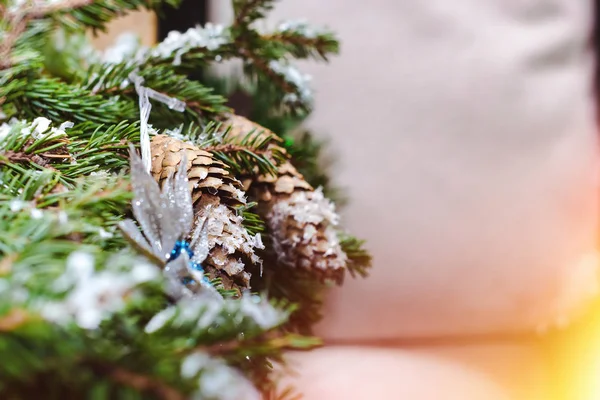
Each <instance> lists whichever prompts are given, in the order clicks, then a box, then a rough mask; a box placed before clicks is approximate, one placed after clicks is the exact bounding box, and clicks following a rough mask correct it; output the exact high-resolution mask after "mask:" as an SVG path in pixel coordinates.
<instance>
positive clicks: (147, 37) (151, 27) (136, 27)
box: [90, 11, 157, 49]
mask: <svg viewBox="0 0 600 400" xmlns="http://www.w3.org/2000/svg"><path fill="white" fill-rule="evenodd" d="M156 29H157V23H156V15H155V14H154V13H153V12H150V11H139V12H134V13H131V14H128V15H126V16H125V17H121V18H118V19H116V20H114V21H112V22H111V23H110V24H109V25H108V30H107V32H106V33H104V32H100V33H98V35H93V34H91V33H90V37H92V38H93V41H94V45H95V46H96V47H97V48H99V49H105V48H106V47H107V46H110V45H111V44H113V42H114V40H115V39H116V37H117V36H119V34H120V33H123V32H134V33H136V34H138V35H139V37H140V38H141V40H142V43H143V44H144V45H151V44H153V43H154V42H155V41H156Z"/></svg>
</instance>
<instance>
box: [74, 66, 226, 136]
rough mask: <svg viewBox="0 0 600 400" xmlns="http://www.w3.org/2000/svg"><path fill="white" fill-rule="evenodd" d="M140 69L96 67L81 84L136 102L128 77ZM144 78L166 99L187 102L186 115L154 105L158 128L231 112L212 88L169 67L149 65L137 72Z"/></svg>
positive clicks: (105, 94) (96, 91)
mask: <svg viewBox="0 0 600 400" xmlns="http://www.w3.org/2000/svg"><path fill="white" fill-rule="evenodd" d="M136 69H137V66H135V65H134V64H131V63H128V62H125V63H120V64H98V65H93V66H92V67H91V69H90V72H89V74H88V76H87V77H86V78H85V79H84V80H83V81H82V85H83V87H84V88H85V89H87V90H89V91H90V92H91V93H94V94H97V95H101V96H105V97H107V98H110V97H111V96H114V95H121V96H125V97H126V98H127V99H129V100H131V101H132V102H137V96H138V94H137V93H136V91H135V89H134V87H133V85H132V84H131V83H130V82H129V80H128V76H129V74H130V73H131V72H133V71H134V70H136ZM138 73H139V75H140V76H141V77H143V78H144V85H145V86H147V87H149V88H151V89H153V90H155V91H157V92H159V93H161V94H164V95H166V96H169V97H172V98H177V99H180V100H182V101H183V102H185V103H186V105H187V108H186V111H185V113H183V114H182V113H180V112H173V111H172V110H170V109H169V108H168V106H167V105H165V104H162V103H154V104H153V109H155V110H157V113H159V114H160V115H159V118H157V119H158V120H159V123H158V126H159V127H172V126H173V125H178V124H180V123H182V122H189V121H192V122H201V121H202V119H204V118H207V117H208V116H210V115H212V114H217V113H224V112H227V111H229V108H227V107H226V106H225V105H224V104H225V101H226V100H225V98H224V97H222V96H220V95H217V94H214V91H213V89H212V88H209V87H206V86H204V85H202V84H201V83H200V82H197V81H192V80H190V79H188V78H186V77H185V76H183V75H177V74H175V73H174V72H173V69H172V68H171V67H169V66H165V65H159V66H150V67H147V68H144V69H142V70H141V71H139V72H138Z"/></svg>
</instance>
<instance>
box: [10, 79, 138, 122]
mask: <svg viewBox="0 0 600 400" xmlns="http://www.w3.org/2000/svg"><path fill="white" fill-rule="evenodd" d="M2 97H4V98H5V104H12V105H13V106H14V109H13V113H12V114H11V115H9V117H16V118H32V119H33V118H36V117H38V116H40V115H45V116H46V117H48V118H49V119H51V120H53V121H65V120H75V121H77V122H85V121H92V122H95V123H100V124H102V123H109V124H110V123H118V122H120V121H122V120H124V119H129V120H136V119H137V104H136V103H135V102H133V101H131V100H130V101H125V100H123V99H119V98H116V97H113V98H110V99H106V98H105V97H103V96H100V95H97V94H94V93H92V92H91V91H89V90H86V89H85V88H82V87H81V86H78V85H73V84H67V83H64V82H62V81H60V80H59V79H56V78H46V77H41V78H38V79H33V80H31V81H30V82H28V83H27V85H24V86H20V87H8V88H7V87H2V88H0V98H2Z"/></svg>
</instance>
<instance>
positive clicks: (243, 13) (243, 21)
mask: <svg viewBox="0 0 600 400" xmlns="http://www.w3.org/2000/svg"><path fill="white" fill-rule="evenodd" d="M274 4H275V1H274V0H233V11H234V14H235V22H234V27H242V26H248V25H250V24H251V23H252V22H254V21H256V20H257V19H262V18H264V17H265V15H266V13H267V12H268V11H270V10H271V9H273V6H274Z"/></svg>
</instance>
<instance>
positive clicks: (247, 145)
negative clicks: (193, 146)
mask: <svg viewBox="0 0 600 400" xmlns="http://www.w3.org/2000/svg"><path fill="white" fill-rule="evenodd" d="M273 139H274V138H273V137H272V135H265V134H264V133H263V132H262V131H252V132H249V133H248V134H247V135H246V136H245V137H244V139H243V140H242V141H241V142H240V141H239V138H237V137H234V136H233V135H230V131H226V132H225V133H224V135H223V138H222V140H223V141H222V143H221V144H216V145H212V146H208V147H206V148H205V149H206V150H207V151H210V152H211V153H213V154H214V155H215V157H216V158H218V159H219V160H221V161H223V162H224V163H225V164H227V165H228V166H229V167H230V168H231V169H233V171H234V173H236V174H238V175H251V174H256V173H260V174H267V175H276V174H277V167H278V166H279V165H280V164H281V163H283V162H284V161H285V160H286V159H287V155H286V154H285V152H284V151H283V149H281V148H280V147H279V146H271V144H272V141H273Z"/></svg>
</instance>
